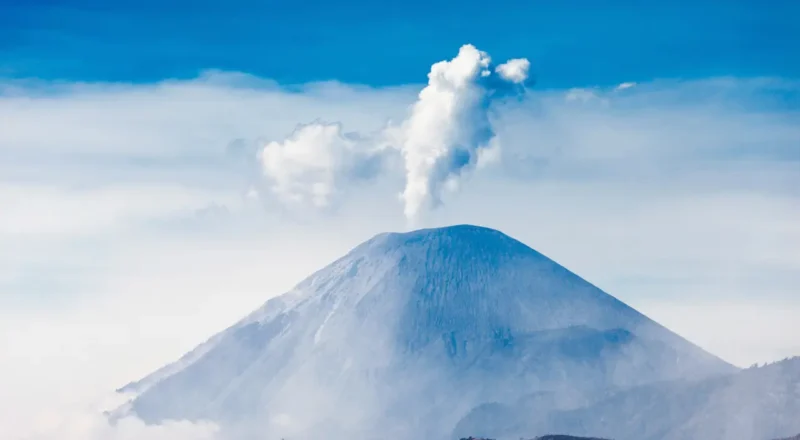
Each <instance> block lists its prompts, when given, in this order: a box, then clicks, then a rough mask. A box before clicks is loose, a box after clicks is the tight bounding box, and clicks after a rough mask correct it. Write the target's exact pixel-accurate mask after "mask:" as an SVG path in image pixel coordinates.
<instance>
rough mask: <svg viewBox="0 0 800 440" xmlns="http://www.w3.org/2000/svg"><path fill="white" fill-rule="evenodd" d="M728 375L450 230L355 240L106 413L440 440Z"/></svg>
mask: <svg viewBox="0 0 800 440" xmlns="http://www.w3.org/2000/svg"><path fill="white" fill-rule="evenodd" d="M736 370H737V369H736V368H734V367H732V366H731V365H729V364H727V363H725V362H724V361H722V360H720V359H718V358H716V357H714V356H713V355H710V354H708V353H707V352H705V351H703V350H701V349H700V348H698V347H697V346H695V345H693V344H691V343H689V342H688V341H686V340H684V339H683V338H681V337H679V336H677V335H676V334H674V333H672V332H670V331H669V330H667V329H665V328H664V327H662V326H660V325H659V324H657V323H655V322H654V321H652V320H650V319H648V318H647V317H645V316H644V315H642V314H641V313H639V312H637V311H636V310H634V309H632V308H630V307H629V306H627V305H625V304H624V303H622V302H620V301H619V300H617V299H615V298H614V297H612V296H610V295H608V294H606V293H605V292H603V291H601V290H600V289H598V288H596V287H595V286H593V285H591V284H589V283H588V282H586V281H585V280H583V279H581V278H580V277H578V276H577V275H575V274H573V273H572V272H570V271H568V270H567V269H565V268H564V267H562V266H560V265H558V264H557V263H555V262H553V261H552V260H550V259H549V258H547V257H545V256H544V255H542V254H540V253H538V252H536V251H534V250H533V249H531V248H530V247H528V246H526V245H524V244H522V243H520V242H519V241H517V240H514V239H512V238H511V237H508V236H507V235H505V234H502V233H501V232H498V231H495V230H492V229H488V228H483V227H477V226H470V225H458V226H451V227H445V228H437V229H423V230H418V231H412V232H408V233H386V234H380V235H378V236H376V237H374V238H372V239H370V240H368V241H366V242H365V243H363V244H361V245H359V246H357V247H356V248H355V249H353V250H352V251H351V252H349V253H348V254H347V255H345V256H344V257H342V258H340V259H339V260H337V261H335V262H333V263H332V264H330V265H329V266H327V267H325V268H323V269H321V270H320V271H318V272H316V273H314V274H312V275H311V276H310V277H308V278H307V279H306V280H304V281H302V282H301V283H300V284H298V285H297V286H296V287H295V288H294V289H292V290H291V291H290V292H287V293H286V294H284V295H281V296H279V297H276V298H273V299H270V300H269V301H267V302H266V303H265V305H264V306H263V307H261V308H260V309H258V310H256V311H254V312H253V313H252V314H250V315H249V316H247V317H245V318H244V319H243V320H241V321H240V322H238V323H236V324H235V325H233V326H232V327H230V328H228V329H226V330H224V331H223V332H220V333H219V334H217V335H216V336H214V337H212V338H211V339H210V340H209V341H207V342H206V343H204V344H202V345H200V346H199V347H198V348H197V349H195V350H193V351H192V352H190V353H188V354H187V355H186V356H184V357H183V358H182V359H180V360H179V361H177V362H176V363H174V364H171V365H168V366H166V367H164V368H162V369H161V370H159V371H157V372H155V373H153V374H152V375H150V376H148V377H146V378H144V379H142V380H140V381H138V382H134V383H131V384H129V385H127V386H126V387H124V388H123V389H122V390H123V391H130V392H135V393H138V397H136V398H135V399H134V400H133V401H132V402H131V403H130V404H129V405H127V406H126V408H124V409H123V410H122V411H124V412H127V413H132V414H136V415H137V416H139V417H140V418H142V419H143V420H145V421H146V422H148V423H157V422H160V421H164V420H169V419H187V420H211V421H215V422H217V423H219V424H221V425H222V426H223V427H224V429H226V430H230V431H231V432H236V433H241V438H245V437H246V436H247V435H246V433H249V432H259V433H262V434H263V433H269V436H272V437H275V438H280V437H286V438H314V437H315V436H319V435H325V436H326V437H328V438H331V437H338V436H342V437H345V436H348V437H351V438H355V437H358V438H394V437H399V436H414V437H416V438H423V439H426V438H439V439H441V438H449V437H450V436H452V435H454V434H453V433H454V431H453V430H454V429H455V428H456V426H457V425H459V422H462V423H463V419H464V418H465V416H467V415H468V414H472V413H474V411H475V409H476V408H480V407H481V406H482V405H487V404H492V403H497V404H499V405H514V404H517V403H518V402H520V401H530V405H531V408H544V409H545V410H546V411H547V412H548V413H549V412H566V411H577V410H579V409H580V408H588V407H592V405H598V404H601V402H603V401H605V400H606V399H608V398H610V396H613V395H616V394H618V393H620V392H622V391H624V390H633V389H636V388H637V387H641V386H646V385H649V384H657V383H663V382H666V381H672V380H678V379H681V380H700V379H703V378H708V377H711V376H716V375H722V374H727V373H731V372H734V371H736ZM526 399H527V400H526ZM541 432H553V431H541ZM474 434H477V433H469V435H474ZM353 436H355V437H353ZM253 438H263V436H261V437H255V436H254V437H253Z"/></svg>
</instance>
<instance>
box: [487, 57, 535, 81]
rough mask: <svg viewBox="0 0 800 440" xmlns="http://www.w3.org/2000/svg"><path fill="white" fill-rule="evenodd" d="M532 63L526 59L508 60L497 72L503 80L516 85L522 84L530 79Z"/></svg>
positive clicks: (498, 67)
mask: <svg viewBox="0 0 800 440" xmlns="http://www.w3.org/2000/svg"><path fill="white" fill-rule="evenodd" d="M530 68H531V62H530V61H528V60H527V59H525V58H515V59H513V60H508V61H506V62H505V63H503V64H500V65H499V66H497V68H496V69H495V71H496V72H497V74H498V75H500V77H501V78H503V79H504V80H506V81H510V82H512V83H515V84H522V83H524V82H525V81H526V80H527V79H528V71H529V70H530Z"/></svg>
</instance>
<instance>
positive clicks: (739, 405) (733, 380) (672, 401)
mask: <svg viewBox="0 0 800 440" xmlns="http://www.w3.org/2000/svg"><path fill="white" fill-rule="evenodd" d="M476 426H477V427H480V428H479V429H483V430H488V431H494V432H495V433H496V435H497V437H498V438H505V439H517V438H519V437H520V436H529V435H531V434H533V433H537V432H552V431H556V432H570V433H571V434H576V435H589V434H592V435H598V436H603V437H608V438H613V439H616V440H694V439H726V440H764V439H770V438H778V437H786V436H789V435H791V434H792V433H796V432H798V431H800V358H794V359H789V360H785V361H782V362H777V363H775V364H772V365H768V366H764V367H760V368H750V369H747V370H743V371H741V372H738V373H733V374H728V375H722V376H717V377H713V378H708V379H704V380H694V381H691V380H679V381H670V382H666V383H658V384H650V385H644V386H640V387H636V388H633V389H629V390H625V391H621V392H619V393H616V394H614V395H612V396H610V397H609V398H607V399H603V400H600V401H598V402H596V403H594V404H591V405H587V406H585V407H583V408H579V409H574V410H569V411H550V412H547V411H545V412H542V411H539V410H538V409H537V408H533V407H531V406H526V403H525V402H518V403H517V404H515V405H502V406H495V407H487V406H483V407H480V408H478V409H476V410H475V411H473V412H472V413H470V414H469V415H468V416H467V417H466V418H465V420H462V421H461V423H460V424H459V428H457V431H459V430H461V431H463V430H469V429H471V427H476Z"/></svg>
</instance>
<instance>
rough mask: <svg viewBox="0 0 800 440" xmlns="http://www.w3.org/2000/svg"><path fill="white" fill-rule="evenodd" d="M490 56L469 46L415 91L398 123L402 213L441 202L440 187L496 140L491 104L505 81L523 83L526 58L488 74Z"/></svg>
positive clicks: (410, 213) (435, 67)
mask: <svg viewBox="0 0 800 440" xmlns="http://www.w3.org/2000/svg"><path fill="white" fill-rule="evenodd" d="M490 65H491V58H489V55H488V54H486V52H482V51H480V50H478V49H477V48H475V46H472V45H470V44H467V45H464V46H462V47H461V49H460V50H459V51H458V56H456V57H455V58H453V59H452V60H450V61H441V62H438V63H436V64H434V65H433V66H431V71H430V73H429V74H428V86H427V87H425V88H424V89H422V91H421V92H420V93H419V98H418V100H417V102H416V103H415V104H414V106H413V108H412V111H411V115H410V117H409V118H408V119H407V120H406V121H405V122H404V123H403V124H402V129H401V144H400V150H401V152H402V154H403V159H404V161H405V169H406V187H405V190H404V191H403V201H404V203H405V215H406V217H408V218H413V217H415V216H417V214H419V212H420V211H421V210H423V209H426V208H429V207H435V206H437V205H439V204H440V203H441V196H442V192H443V188H445V187H447V186H451V185H452V186H455V185H456V184H457V182H458V179H459V177H460V176H461V174H462V173H463V172H464V171H466V170H468V169H469V168H470V167H471V166H473V165H475V164H476V162H477V160H478V157H479V154H480V151H481V150H482V149H485V148H489V147H490V145H491V141H492V139H493V138H494V131H493V130H492V127H491V123H490V121H489V113H488V110H489V104H490V102H491V99H492V97H493V96H494V95H495V92H499V91H501V90H502V89H503V86H504V83H508V82H510V83H513V84H521V83H522V82H524V81H525V79H527V76H528V75H527V70H528V68H529V66H530V63H529V62H528V60H523V59H517V60H511V61H509V62H508V63H506V64H502V65H500V66H498V67H497V69H496V72H497V75H496V76H495V75H493V74H492V71H491V70H490Z"/></svg>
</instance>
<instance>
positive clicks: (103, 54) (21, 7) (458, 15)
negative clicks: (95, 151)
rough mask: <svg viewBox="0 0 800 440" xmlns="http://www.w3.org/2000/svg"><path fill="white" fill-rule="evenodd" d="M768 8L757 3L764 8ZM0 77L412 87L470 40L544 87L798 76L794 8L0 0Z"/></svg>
mask: <svg viewBox="0 0 800 440" xmlns="http://www.w3.org/2000/svg"><path fill="white" fill-rule="evenodd" d="M767 4H768V5H769V6H768V7H767V6H765V5H767ZM0 8H2V14H0V75H4V76H6V77H35V78H45V79H64V80H81V81H122V82H153V81H157V80H161V79H164V78H192V77H195V76H197V74H198V73H199V72H200V71H203V70H205V69H220V70H226V71H240V72H247V73H250V74H253V75H257V76H260V77H266V78H271V79H273V80H277V81H279V82H281V83H305V82H309V81H318V80H331V79H335V80H339V81H342V82H346V83H360V84H370V85H388V84H408V83H419V82H420V80H421V79H422V78H424V75H425V74H426V72H427V66H430V65H431V64H432V63H433V62H435V61H438V60H441V59H445V58H447V57H448V56H449V55H450V54H451V53H452V50H453V47H458V46H460V45H461V44H464V43H468V42H469V43H472V44H475V45H476V46H478V47H479V48H481V49H482V50H485V51H487V52H489V53H491V54H492V55H493V56H494V57H497V58H498V59H505V58H510V57H526V58H529V59H530V60H532V61H533V64H534V66H533V71H534V73H535V74H536V76H537V78H538V80H539V83H540V85H541V86H542V87H547V88H551V87H558V88H561V87H573V86H587V85H610V84H615V83H618V82H622V81H637V82H641V81H647V80H651V79H654V78H685V79H695V78H705V77H710V76H722V75H731V76H740V77H741V76H744V77H753V76H779V77H796V76H798V75H800V56H797V55H798V54H797V48H798V47H800V27H798V26H797V23H796V20H797V17H798V16H800V3H798V2H795V1H791V0H776V1H770V2H768V3H764V2H759V1H746V0H730V1H709V0H699V1H687V0H676V1H668V2H667V1H664V2H641V1H591V2H590V1H575V0H561V1H544V0H528V1H496V2H491V5H490V4H489V3H487V2H485V1H474V0H468V1H463V2H457V3H455V2H449V1H448V2H443V1H438V0H432V1H430V0H428V1H420V0H410V1H402V2H375V1H353V0H345V1H337V2H330V1H316V0H311V1H291V2H287V1H273V0H264V1H255V0H231V1H225V2H222V1H209V0H199V1H188V0H175V1H154V0H137V1H130V0H122V1H113V2H111V1H103V0H60V1H56V0H26V1H19V0H2V1H0Z"/></svg>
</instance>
